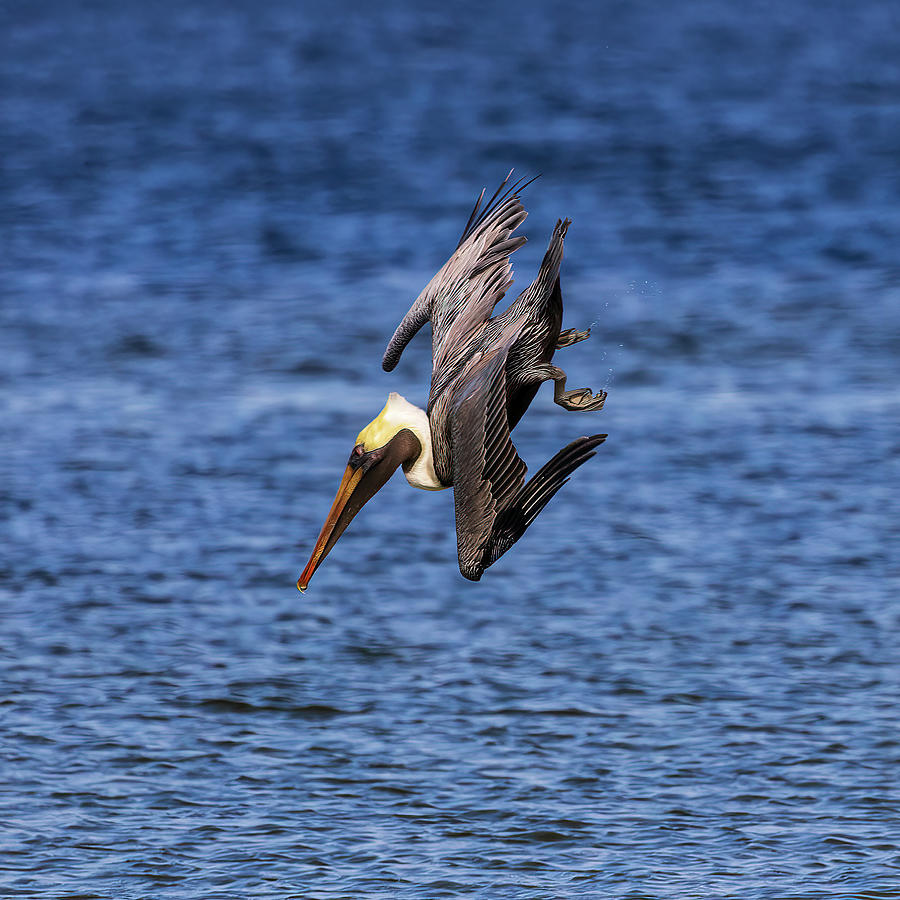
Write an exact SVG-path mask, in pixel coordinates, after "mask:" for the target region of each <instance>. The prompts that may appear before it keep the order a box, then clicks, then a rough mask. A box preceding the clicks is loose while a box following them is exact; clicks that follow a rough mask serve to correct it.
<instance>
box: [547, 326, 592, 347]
mask: <svg viewBox="0 0 900 900" xmlns="http://www.w3.org/2000/svg"><path fill="white" fill-rule="evenodd" d="M590 336H591V329H590V328H588V330H587V331H578V330H576V329H575V328H567V329H566V330H565V331H561V332H560V333H559V338H558V339H557V341H556V349H557V350H562V348H563V347H571V346H572V344H577V343H578V342H579V341H586V340H587V339H588V338H589V337H590Z"/></svg>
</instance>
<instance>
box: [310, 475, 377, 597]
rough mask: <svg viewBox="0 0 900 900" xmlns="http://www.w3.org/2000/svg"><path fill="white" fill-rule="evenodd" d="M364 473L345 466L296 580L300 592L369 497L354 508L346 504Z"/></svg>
mask: <svg viewBox="0 0 900 900" xmlns="http://www.w3.org/2000/svg"><path fill="white" fill-rule="evenodd" d="M364 474H365V473H364V472H363V470H362V468H358V469H354V468H353V467H352V466H347V468H346V470H345V471H344V477H343V478H342V479H341V486H340V487H339V488H338V492H337V495H336V496H335V498H334V503H332V504H331V509H330V510H329V512H328V517H327V518H326V519H325V524H324V525H323V526H322V530H321V531H320V532H319V538H318V540H317V541H316V546H315V547H314V548H313V552H312V556H311V557H310V558H309V562H308V563H307V564H306V568H305V569H304V570H303V574H302V575H301V576H300V578H299V579H298V581H297V587H298V588H299V590H300V592H301V593H302V592H303V591H305V590H306V588H307V586H308V585H309V580H310V578H312V577H313V573H314V572H315V571H316V569H318V568H319V564H320V563H321V562H322V560H323V559H325V557H326V556H327V555H328V553H329V551H330V550H331V548H332V547H333V546H334V545H335V544H336V543H337V539H338V538H339V537H340V536H341V534H342V533H343V531H344V529H345V528H346V527H347V526H348V525H349V524H350V520H351V519H352V518H353V517H354V516H355V515H356V513H357V512H359V510H360V509H361V508H362V505H363V503H365V502H366V500H368V499H369V498H368V497H366V500H363V501H362V503H359V504H358V505H356V504H354V505H356V509H352V508H351V507H350V506H349V505H348V504H349V502H350V499H351V498H352V497H353V494H354V493H355V492H356V489H357V487H358V486H359V483H360V482H361V481H362V479H363V475H364Z"/></svg>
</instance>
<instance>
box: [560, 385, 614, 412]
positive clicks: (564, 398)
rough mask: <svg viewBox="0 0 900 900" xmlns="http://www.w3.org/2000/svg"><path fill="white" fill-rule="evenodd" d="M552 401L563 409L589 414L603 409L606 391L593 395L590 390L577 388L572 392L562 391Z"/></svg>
mask: <svg viewBox="0 0 900 900" xmlns="http://www.w3.org/2000/svg"><path fill="white" fill-rule="evenodd" d="M553 400H554V402H555V403H558V404H559V405H560V406H561V407H562V408H563V409H568V410H571V411H573V412H591V411H592V410H596V409H602V408H603V404H604V402H605V401H606V391H602V390H601V391H597V393H596V394H595V393H593V392H592V391H591V389H590V388H577V389H576V390H574V391H562V392H560V393H559V394H557V396H555V397H554V398H553Z"/></svg>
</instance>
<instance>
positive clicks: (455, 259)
mask: <svg viewBox="0 0 900 900" xmlns="http://www.w3.org/2000/svg"><path fill="white" fill-rule="evenodd" d="M511 175H512V173H511V172H510V174H509V175H507V177H506V180H505V181H504V182H503V184H502V185H500V187H499V188H498V190H497V191H496V192H495V194H494V196H493V197H492V198H491V199H490V200H489V201H488V203H487V204H485V206H484V207H483V208H481V201H482V199H483V197H484V191H482V193H481V196H480V197H479V198H478V202H477V203H476V204H475V208H474V209H473V210H472V214H471V215H470V216H469V221H468V222H467V224H466V227H465V229H464V231H463V234H462V237H461V238H460V242H459V244H458V245H457V248H456V251H455V252H454V253H453V255H452V256H451V257H450V259H448V260H447V262H446V263H444V265H443V267H442V268H441V269H440V271H439V272H438V273H437V274H436V275H435V276H434V278H432V279H431V281H429V282H428V284H427V285H426V286H425V289H424V290H423V291H422V293H421V294H419V296H418V297H417V298H416V300H415V302H414V303H413V305H412V307H411V308H410V310H409V312H408V313H407V314H406V315H405V316H404V317H403V320H402V321H401V322H400V324H399V325H398V326H397V330H396V331H395V332H394V335H393V337H392V338H391V340H390V342H389V343H388V346H387V349H386V350H385V352H384V358H383V360H382V362H381V365H382V368H383V369H384V370H385V371H386V372H390V371H391V370H392V369H393V368H394V367H395V366H396V365H397V363H398V361H399V360H400V354H401V353H402V352H403V349H404V347H406V345H407V344H408V343H409V341H410V340H412V338H413V337H414V335H415V334H416V332H417V331H418V330H419V329H420V328H421V327H422V326H423V325H424V324H425V323H426V322H427V321H428V320H429V319H430V320H431V325H432V361H433V368H434V369H435V370H436V371H437V370H438V365H437V361H438V358H439V357H440V356H441V354H442V351H443V353H444V354H446V353H447V352H448V351H447V349H446V347H447V345H448V343H449V345H450V346H456V345H458V344H459V342H460V341H461V340H463V339H464V338H465V337H466V336H467V335H468V334H470V333H471V332H472V331H473V330H474V329H477V328H478V327H479V326H480V325H482V324H483V323H484V322H485V321H487V319H488V318H489V317H490V315H491V313H492V312H493V309H494V307H495V306H496V305H497V303H498V302H499V301H500V300H501V299H502V298H503V295H504V294H505V293H506V291H507V289H508V288H509V286H510V285H511V284H512V278H511V273H512V266H511V265H510V262H509V257H510V254H512V253H514V252H515V251H516V250H518V249H519V247H521V246H522V244H524V243H525V238H524V237H521V236H520V237H512V236H511V235H512V233H513V231H515V229H516V228H518V227H519V225H521V224H522V222H524V221H525V217H526V216H527V215H528V214H527V213H526V212H525V209H524V207H523V206H522V203H521V201H520V199H519V192H520V191H521V190H522V189H523V188H524V187H526V186H527V185H528V184H529V183H530V182H525V183H523V182H522V181H521V180H520V181H517V182H515V183H514V184H512V185H511V186H509V187H508V188H507V185H508V183H509V179H510V176H511ZM462 313H465V314H466V315H465V322H464V323H461V324H459V325H457V322H458V319H459V318H460V317H461V315H462Z"/></svg>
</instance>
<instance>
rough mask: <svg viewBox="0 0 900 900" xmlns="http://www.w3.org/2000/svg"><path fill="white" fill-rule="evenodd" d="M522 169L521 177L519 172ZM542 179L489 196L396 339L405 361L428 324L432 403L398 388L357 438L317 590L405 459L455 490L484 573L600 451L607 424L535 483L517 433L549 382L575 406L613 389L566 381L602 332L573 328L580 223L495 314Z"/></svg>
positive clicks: (386, 363) (555, 241)
mask: <svg viewBox="0 0 900 900" xmlns="http://www.w3.org/2000/svg"><path fill="white" fill-rule="evenodd" d="M511 174H512V173H510V175H511ZM527 184H530V182H527V183H526V184H523V183H522V182H521V181H519V182H516V183H515V184H512V185H510V184H509V176H507V178H506V180H505V181H504V182H503V184H501V185H500V188H499V189H498V190H497V191H496V193H495V194H494V196H493V197H491V199H490V200H489V201H488V202H487V203H486V204H484V206H482V201H483V199H484V192H483V191H482V194H481V196H480V197H479V198H478V202H477V203H476V204H475V208H474V209H473V210H472V214H471V215H470V216H469V221H468V222H467V223H466V227H465V229H464V230H463V234H462V237H461V238H460V241H459V244H458V245H457V247H456V250H455V251H454V253H453V255H452V256H451V257H450V259H449V260H447V262H446V263H445V264H444V265H443V266H442V267H441V269H440V271H439V272H438V273H437V274H436V275H435V276H434V278H432V279H431V281H430V282H429V283H428V284H427V285H426V286H425V289H424V290H423V291H422V293H421V294H420V295H419V296H418V297H417V298H416V300H415V302H414V303H413V305H412V307H411V308H410V310H409V312H408V313H407V314H406V315H405V316H404V317H403V320H402V321H401V322H400V325H399V326H398V327H397V330H396V331H395V332H394V335H393V337H392V338H391V340H390V342H389V343H388V346H387V349H386V351H385V354H384V359H383V361H382V365H383V367H384V369H385V370H386V371H391V370H392V369H393V368H394V367H395V366H396V365H397V362H398V361H399V359H400V355H401V353H402V352H403V348H404V347H405V346H406V345H407V344H408V343H409V341H410V340H411V339H412V338H413V337H414V336H415V334H416V332H417V331H418V330H419V329H420V328H421V327H422V325H424V324H425V322H427V321H429V320H430V321H431V327H432V376H431V390H430V393H429V397H428V407H427V411H425V410H420V409H418V408H416V407H414V406H413V405H412V404H409V403H408V402H407V401H406V400H405V399H403V398H402V397H399V396H398V395H396V394H391V396H390V397H389V398H388V403H387V405H386V406H385V408H384V410H382V412H381V414H380V415H379V416H378V417H377V418H376V419H375V420H373V422H371V423H370V424H369V425H368V426H367V427H366V428H365V429H363V431H362V432H360V434H359V437H358V438H357V443H356V445H355V447H354V448H353V452H352V453H351V454H350V460H349V462H348V464H347V468H346V471H345V473H344V477H343V480H342V481H341V485H340V488H339V489H338V493H337V496H336V497H335V500H334V503H333V504H332V508H331V511H330V512H329V514H328V517H327V518H326V521H325V525H324V526H323V527H322V531H321V533H320V535H319V538H318V541H317V542H316V546H315V548H314V550H313V553H312V556H311V557H310V561H309V563H307V566H306V568H305V569H304V571H303V574H302V575H301V576H300V579H299V581H298V582H297V586H298V587H299V588H300V589H301V590H305V589H306V586H307V585H308V583H309V580H310V578H312V575H313V573H314V572H315V571H316V569H317V568H318V566H319V565H320V564H321V562H322V560H323V559H324V558H325V556H326V555H327V553H328V552H329V551H330V550H331V548H332V547H333V546H334V544H335V543H336V541H337V539H338V537H339V536H340V534H341V533H342V532H343V531H344V529H345V528H346V527H347V525H349V523H350V520H351V519H352V518H353V517H354V516H355V515H356V513H357V512H358V511H359V509H360V508H361V507H362V505H363V504H364V503H365V502H366V500H368V499H369V498H370V497H371V496H372V495H373V494H374V493H375V491H377V490H378V489H379V488H380V487H381V485H382V484H384V482H385V481H386V480H387V479H388V478H389V477H390V475H391V474H392V473H393V472H394V471H395V470H396V469H397V468H398V467H400V466H402V467H403V471H404V473H405V474H406V477H407V480H409V482H410V484H412V485H413V486H415V487H421V488H425V489H428V490H438V489H441V488H444V487H450V486H452V487H453V489H454V498H455V505H456V537H457V547H458V551H459V569H460V571H461V572H462V574H463V575H464V576H465V577H466V578H469V579H471V580H473V581H477V580H478V579H479V578H481V575H482V573H483V572H484V570H485V569H487V568H488V566H490V565H491V564H492V563H494V562H496V560H497V559H499V558H500V557H501V556H502V555H503V554H504V553H505V552H506V551H507V550H508V549H509V548H510V547H511V546H512V545H513V544H514V543H515V542H516V541H517V540H518V539H519V538H520V537H521V536H522V535H523V534H524V533H525V530H526V529H527V528H528V526H529V525H530V524H531V523H532V522H533V521H534V519H535V517H536V516H537V515H538V513H539V512H540V511H541V510H542V509H543V508H544V506H545V505H546V504H547V502H548V501H549V500H550V498H551V497H553V495H554V494H555V493H556V492H557V491H558V490H559V489H560V488H561V487H562V486H563V485H564V484H565V483H566V481H567V480H568V478H569V476H570V475H571V474H572V472H574V471H575V469H577V468H578V467H579V466H580V465H581V464H582V463H584V462H586V461H587V460H588V459H590V458H591V457H592V456H593V455H594V453H595V451H596V448H597V447H598V446H599V445H600V444H601V443H603V441H604V440H606V435H605V434H595V435H591V436H589V437H580V438H578V439H577V440H575V441H573V442H572V443H571V444H569V445H568V446H566V447H564V448H563V449H562V450H560V451H559V452H558V453H557V454H556V455H555V456H554V457H553V458H552V459H550V460H549V461H548V462H547V463H545V464H544V466H543V467H542V468H541V469H540V470H539V471H538V472H537V474H536V475H534V476H533V477H532V478H531V479H530V480H529V481H527V482H526V481H525V475H526V472H527V467H526V465H525V463H524V462H523V461H522V459H521V458H520V457H519V455H518V453H517V452H516V448H515V446H514V445H513V442H512V438H511V436H510V432H511V431H512V429H513V428H514V427H515V426H516V424H517V423H518V422H519V420H520V419H521V417H522V415H523V414H524V413H525V411H526V410H527V409H528V406H529V404H530V403H531V401H532V400H533V399H534V397H535V394H536V393H537V390H538V387H539V386H540V385H541V383H542V382H544V381H548V380H552V381H553V382H554V401H555V402H556V403H558V404H559V405H560V406H562V407H563V408H565V409H569V410H598V409H600V408H601V407H602V406H603V402H604V400H605V399H606V392H605V391H598V392H597V393H596V394H594V393H592V392H591V391H590V389H588V388H580V389H577V390H569V391H567V390H565V384H566V374H565V372H564V371H563V370H562V369H560V368H558V367H557V366H555V365H553V363H552V359H553V354H554V353H555V351H556V350H557V349H559V348H561V347H567V346H570V345H571V344H576V343H578V342H579V341H583V340H585V339H586V338H587V337H588V335H589V333H590V332H589V331H576V330H574V329H568V330H566V331H561V330H560V329H561V325H562V291H561V288H560V279H559V269H560V264H561V261H562V254H563V240H564V238H565V235H566V231H567V229H568V227H569V224H570V223H569V220H568V219H566V220H561V221H559V222H557V223H556V227H555V229H554V231H553V234H552V236H551V238H550V244H549V246H548V248H547V252H546V254H545V255H544V259H543V261H542V263H541V266H540V269H539V271H538V274H537V277H536V278H535V280H534V282H532V284H531V285H530V286H529V287H528V288H527V289H526V290H525V291H523V292H522V293H521V294H520V295H519V297H518V299H516V300H515V302H513V303H512V304H510V306H509V308H508V309H506V310H505V311H504V312H503V313H501V314H500V315H498V316H496V317H493V318H492V314H493V311H494V308H495V306H496V305H497V303H498V302H499V301H500V300H501V299H502V298H503V296H504V295H505V293H506V291H507V290H508V289H509V287H510V286H511V284H512V267H511V265H510V261H509V257H510V254H511V253H513V252H514V251H515V250H517V249H518V248H519V247H521V246H522V244H524V243H525V238H524V237H520V236H514V235H513V232H514V231H515V229H516V228H518V227H519V225H521V224H522V222H524V221H525V218H526V215H527V213H526V212H525V210H524V208H523V207H522V203H521V200H520V199H519V193H520V192H521V190H522V189H523V188H524V187H525V186H526V185H527Z"/></svg>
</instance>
